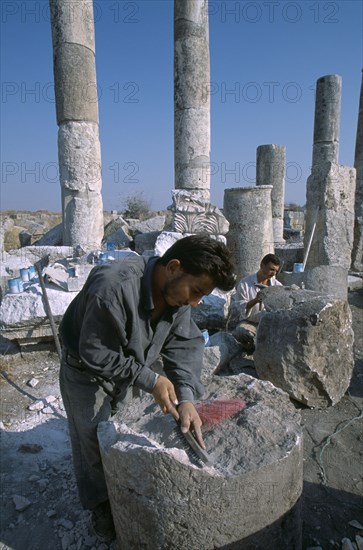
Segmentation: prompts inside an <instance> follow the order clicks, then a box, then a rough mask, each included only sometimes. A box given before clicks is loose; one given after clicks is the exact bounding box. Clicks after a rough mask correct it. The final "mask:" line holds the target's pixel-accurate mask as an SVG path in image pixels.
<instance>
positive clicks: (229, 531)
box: [98, 374, 302, 550]
mask: <svg viewBox="0 0 363 550" xmlns="http://www.w3.org/2000/svg"><path fill="white" fill-rule="evenodd" d="M230 399H232V400H235V399H241V400H243V401H244V402H245V408H244V409H243V410H240V411H239V412H237V413H236V414H235V415H234V416H232V417H230V418H227V419H224V420H221V421H220V423H219V424H218V422H217V424H216V425H214V426H213V427H212V428H210V429H208V427H207V424H208V423H207V422H205V426H206V427H205V428H204V434H203V435H204V438H205V442H206V445H207V449H208V452H209V454H210V459H211V462H212V464H211V465H204V466H202V465H198V464H196V463H194V462H193V461H192V460H190V458H189V456H188V453H187V452H186V451H185V450H184V449H183V444H182V443H181V440H180V437H177V436H176V435H175V431H174V428H175V421H174V420H173V418H172V417H171V416H170V415H164V414H163V413H161V411H160V410H159V408H158V406H157V405H156V404H155V403H153V400H152V398H151V396H149V395H145V394H143V396H142V398H141V399H140V400H139V399H134V400H132V402H131V403H130V404H129V405H128V406H127V408H126V409H124V410H123V411H122V412H120V413H119V416H118V415H117V416H116V420H115V423H113V422H103V423H101V424H100V426H99V431H98V437H99V441H100V447H101V454H102V461H103V466H104V470H105V475H106V480H107V484H108V491H109V495H110V501H111V506H112V510H113V515H114V521H115V526H116V533H117V538H118V543H119V545H120V546H121V548H144V549H145V550H148V549H149V550H159V549H160V550H161V549H166V548H191V549H192V548H193V549H194V548H198V550H211V549H215V548H224V549H227V548H228V549H231V550H232V549H235V550H237V549H240V548H243V549H246V550H252V549H253V548H279V549H281V550H291V548H296V549H300V548H301V523H300V506H299V497H300V495H301V490H302V436H301V428H300V425H299V421H300V415H299V413H298V412H297V411H296V410H295V408H294V407H293V406H292V405H291V403H290V402H289V399H288V396H287V395H286V394H285V393H284V392H282V391H281V390H279V389H277V388H274V387H273V386H272V384H270V383H269V382H265V381H260V380H256V379H255V378H252V377H250V376H248V375H244V374H241V375H239V376H232V377H219V376H212V377H211V379H210V380H209V384H208V389H207V392H206V401H203V403H206V402H210V401H214V400H230ZM214 420H215V419H214Z"/></svg>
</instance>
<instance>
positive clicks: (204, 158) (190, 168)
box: [174, 0, 210, 201]
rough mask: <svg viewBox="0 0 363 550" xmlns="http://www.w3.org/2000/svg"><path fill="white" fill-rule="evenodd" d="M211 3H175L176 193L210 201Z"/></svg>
mask: <svg viewBox="0 0 363 550" xmlns="http://www.w3.org/2000/svg"><path fill="white" fill-rule="evenodd" d="M209 84H210V64H209V29H208V0H175V1H174V140H175V142H174V150H175V189H184V190H188V191H190V192H191V194H192V196H195V197H196V198H197V199H203V200H205V201H209V200H210V94H209Z"/></svg>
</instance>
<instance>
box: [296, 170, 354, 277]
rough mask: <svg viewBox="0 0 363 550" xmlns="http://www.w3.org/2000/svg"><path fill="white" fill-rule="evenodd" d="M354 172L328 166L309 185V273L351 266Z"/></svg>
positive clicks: (307, 200)
mask: <svg viewBox="0 0 363 550" xmlns="http://www.w3.org/2000/svg"><path fill="white" fill-rule="evenodd" d="M354 196H355V169H354V168H353V167H349V166H341V165H339V164H334V163H329V162H327V163H325V165H322V166H321V167H320V169H319V173H318V174H315V175H314V173H313V174H312V175H311V176H309V178H308V181H307V185H306V225H305V235H304V247H305V253H306V251H307V246H308V243H309V241H310V237H311V235H312V231H313V228H314V225H315V231H314V233H313V239H312V242H311V247H310V250H309V255H308V257H307V262H306V269H312V268H313V267H317V266H319V265H336V266H341V267H344V268H345V269H346V270H347V271H348V269H349V267H350V263H351V253H352V247H353V228H354Z"/></svg>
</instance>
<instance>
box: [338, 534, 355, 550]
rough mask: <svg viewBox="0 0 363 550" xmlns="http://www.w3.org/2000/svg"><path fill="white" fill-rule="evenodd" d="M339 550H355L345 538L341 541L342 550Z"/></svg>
mask: <svg viewBox="0 0 363 550" xmlns="http://www.w3.org/2000/svg"><path fill="white" fill-rule="evenodd" d="M341 550H355V548H354V546H353V543H352V541H351V540H350V539H348V538H347V537H344V538H343V539H342V549H341Z"/></svg>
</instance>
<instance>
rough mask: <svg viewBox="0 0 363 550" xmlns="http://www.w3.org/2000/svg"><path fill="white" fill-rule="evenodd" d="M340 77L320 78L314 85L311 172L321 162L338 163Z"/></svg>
mask: <svg viewBox="0 0 363 550" xmlns="http://www.w3.org/2000/svg"><path fill="white" fill-rule="evenodd" d="M341 95H342V77H341V76H340V75H337V74H333V75H328V76H322V77H321V78H319V79H318V81H317V83H316V96H315V120H314V145H313V163H312V164H313V171H314V167H315V166H316V165H319V164H321V163H323V162H338V155H339V133H340V105H341Z"/></svg>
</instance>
